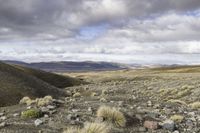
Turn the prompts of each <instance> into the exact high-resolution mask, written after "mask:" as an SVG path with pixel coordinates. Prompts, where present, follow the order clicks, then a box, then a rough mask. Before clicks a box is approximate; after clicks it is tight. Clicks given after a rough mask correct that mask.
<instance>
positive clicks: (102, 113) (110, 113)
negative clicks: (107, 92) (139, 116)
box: [97, 106, 126, 127]
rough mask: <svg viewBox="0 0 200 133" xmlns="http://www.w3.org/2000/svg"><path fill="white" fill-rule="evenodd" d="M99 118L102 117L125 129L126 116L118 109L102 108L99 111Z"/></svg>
mask: <svg viewBox="0 0 200 133" xmlns="http://www.w3.org/2000/svg"><path fill="white" fill-rule="evenodd" d="M97 117H102V118H103V119H104V120H105V121H107V122H110V123H112V124H114V125H116V126H118V127H125V125H126V118H125V116H124V115H123V113H122V112H120V111H118V110H117V109H116V108H111V107H108V106H101V107H100V108H99V109H98V110H97Z"/></svg>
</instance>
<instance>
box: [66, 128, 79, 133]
mask: <svg viewBox="0 0 200 133" xmlns="http://www.w3.org/2000/svg"><path fill="white" fill-rule="evenodd" d="M63 133H82V132H81V129H80V128H79V127H69V128H67V129H66V130H65V131H64V132H63Z"/></svg>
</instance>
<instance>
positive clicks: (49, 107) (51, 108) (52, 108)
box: [47, 105, 56, 110]
mask: <svg viewBox="0 0 200 133" xmlns="http://www.w3.org/2000/svg"><path fill="white" fill-rule="evenodd" d="M47 108H48V109H49V110H54V109H55V108H56V107H55V106H52V105H48V106H47Z"/></svg>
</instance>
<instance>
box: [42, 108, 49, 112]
mask: <svg viewBox="0 0 200 133" xmlns="http://www.w3.org/2000/svg"><path fill="white" fill-rule="evenodd" d="M40 110H41V112H42V113H48V112H49V109H48V108H47V107H41V108H40Z"/></svg>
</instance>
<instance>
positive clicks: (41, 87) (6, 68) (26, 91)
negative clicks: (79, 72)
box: [0, 62, 82, 106]
mask: <svg viewBox="0 0 200 133" xmlns="http://www.w3.org/2000/svg"><path fill="white" fill-rule="evenodd" d="M81 83H82V81H80V80H78V79H74V78H70V77H64V76H60V75H56V74H52V73H48V72H43V71H40V70H35V69H30V68H26V67H21V66H16V65H8V64H5V63H2V62H0V106H8V105H13V104H16V103H18V102H19V100H20V99H21V98H22V97H24V96H29V97H32V98H34V97H43V96H45V95H51V96H53V97H59V96H62V95H64V91H63V90H62V88H65V87H68V86H73V85H79V84H81Z"/></svg>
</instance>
